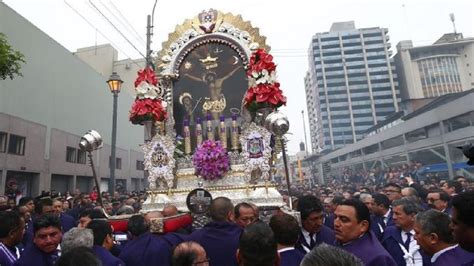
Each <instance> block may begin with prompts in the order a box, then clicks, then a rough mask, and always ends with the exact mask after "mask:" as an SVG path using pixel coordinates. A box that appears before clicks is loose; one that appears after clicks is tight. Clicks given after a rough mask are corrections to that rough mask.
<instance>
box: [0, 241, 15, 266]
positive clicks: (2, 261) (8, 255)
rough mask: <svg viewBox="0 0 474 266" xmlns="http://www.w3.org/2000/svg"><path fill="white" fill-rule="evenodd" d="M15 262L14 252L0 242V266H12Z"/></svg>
mask: <svg viewBox="0 0 474 266" xmlns="http://www.w3.org/2000/svg"><path fill="white" fill-rule="evenodd" d="M17 260H18V258H17V257H16V250H13V249H11V248H9V247H7V246H5V245H4V244H3V243H1V242H0V265H1V266H13V265H15V263H16V261H17Z"/></svg>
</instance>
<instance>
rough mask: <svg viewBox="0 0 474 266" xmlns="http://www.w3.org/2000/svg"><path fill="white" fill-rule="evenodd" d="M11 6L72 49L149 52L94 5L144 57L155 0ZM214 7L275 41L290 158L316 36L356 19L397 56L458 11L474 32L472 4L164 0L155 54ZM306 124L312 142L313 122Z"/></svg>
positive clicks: (18, 1) (15, 1)
mask: <svg viewBox="0 0 474 266" xmlns="http://www.w3.org/2000/svg"><path fill="white" fill-rule="evenodd" d="M0 1H1V0H0ZM3 1H4V2H5V3H7V4H8V5H9V6H10V7H12V8H13V9H14V10H16V11H17V12H18V13H19V14H21V15H22V16H24V17H26V18H27V19H28V20H29V21H30V22H32V23H33V24H34V25H36V26H37V27H38V28H39V29H41V30H42V31H44V32H46V33H47V34H48V35H49V36H51V37H52V38H53V39H54V40H56V41H57V42H59V43H60V44H62V45H63V46H64V47H65V48H67V49H68V50H70V51H71V52H73V51H75V50H76V49H77V48H80V47H86V46H93V45H95V44H103V43H109V42H112V44H113V45H114V46H115V47H116V48H117V49H118V50H119V51H120V54H119V58H129V57H130V58H139V57H141V55H140V53H139V52H137V51H136V50H135V49H134V47H132V45H130V44H129V43H127V41H126V40H125V39H124V38H123V37H122V36H121V35H120V34H119V33H117V31H116V30H115V29H114V28H113V27H112V26H110V24H109V23H108V22H107V21H106V20H105V19H104V18H103V17H102V16H101V15H100V14H99V12H98V11H97V10H96V9H95V8H94V6H95V7H97V9H99V10H100V11H101V12H102V13H103V14H104V15H105V16H106V17H107V18H108V19H109V20H111V21H112V22H113V23H114V24H115V26H116V27H117V28H118V29H119V30H120V31H121V32H122V33H123V34H124V35H125V36H126V37H127V38H128V39H129V41H130V42H132V43H133V46H135V48H137V49H138V50H140V51H141V53H142V54H144V53H145V52H144V51H145V41H144V40H145V32H146V29H145V27H146V15H148V14H151V12H152V8H153V4H154V2H155V1H154V0H114V1H110V0H102V1H99V0H90V1H89V0H87V1H85V0H67V1H66V0H64V1H63V0H3ZM209 8H214V9H218V10H221V11H223V12H231V13H233V14H235V15H236V14H240V15H242V17H243V19H244V20H249V21H251V23H252V25H253V26H254V27H258V28H260V34H261V35H264V36H266V37H267V44H268V45H270V46H271V47H272V50H271V53H272V54H273V55H274V56H275V62H276V63H277V64H278V67H277V73H278V77H279V80H280V83H281V87H282V89H283V91H284V92H285V94H286V96H287V97H288V106H287V107H286V108H282V111H283V112H284V113H286V114H287V115H288V116H289V118H290V124H291V125H290V132H292V133H293V135H292V136H291V137H290V144H289V151H290V153H294V152H296V151H298V150H299V142H301V141H304V135H303V122H302V117H301V110H305V115H306V113H307V112H306V104H305V102H306V101H305V93H304V82H303V78H304V75H305V72H306V70H307V69H308V59H307V50H308V47H309V44H310V41H311V37H312V36H313V35H314V34H315V33H318V32H325V31H328V30H329V28H330V26H331V24H332V23H333V22H336V21H348V20H354V21H355V24H356V27H357V28H364V27H384V28H388V30H389V35H390V42H391V44H392V50H393V51H394V54H395V52H396V51H395V50H396V48H395V46H396V44H397V43H398V42H399V41H400V40H408V39H411V40H413V42H414V44H415V45H427V44H431V43H433V42H434V41H435V40H436V39H438V38H439V37H440V36H441V35H442V34H443V33H447V32H452V31H453V25H452V23H451V21H450V20H449V14H450V13H454V14H455V18H456V28H457V31H458V32H462V33H463V34H464V36H465V37H473V35H474V34H473V27H474V1H472V0H446V1H440V0H374V1H360V0H346V1H340V0H330V1H329V0H328V1H315V0H306V1H303V0H292V1H268V0H266V1H261V0H252V1H249V0H199V1H198V0H187V1H185V0H172V1H169V0H158V3H157V6H156V11H155V16H154V21H155V28H154V36H153V43H152V49H153V50H155V51H159V50H161V43H162V42H164V41H166V40H167V36H168V34H169V33H171V32H173V31H174V28H175V26H176V25H178V24H181V23H182V22H183V21H184V20H185V19H187V18H192V17H194V16H196V15H197V14H198V13H199V12H201V11H202V10H203V9H209ZM78 13H79V14H78ZM84 18H85V19H84ZM123 18H126V20H124V19H123ZM86 20H87V21H86ZM132 28H133V29H132ZM305 120H306V132H307V135H308V142H309V141H310V138H309V126H308V122H307V121H308V120H307V117H305ZM308 145H310V143H308Z"/></svg>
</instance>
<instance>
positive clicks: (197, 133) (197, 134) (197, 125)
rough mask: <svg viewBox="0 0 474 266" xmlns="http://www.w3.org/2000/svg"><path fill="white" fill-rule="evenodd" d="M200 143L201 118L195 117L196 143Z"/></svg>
mask: <svg viewBox="0 0 474 266" xmlns="http://www.w3.org/2000/svg"><path fill="white" fill-rule="evenodd" d="M201 143H202V125H201V118H200V117H198V118H197V119H196V145H197V146H199V145H201Z"/></svg>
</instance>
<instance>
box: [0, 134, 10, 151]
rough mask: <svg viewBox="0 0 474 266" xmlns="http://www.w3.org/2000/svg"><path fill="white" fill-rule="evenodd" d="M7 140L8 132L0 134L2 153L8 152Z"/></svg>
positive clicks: (0, 149)
mask: <svg viewBox="0 0 474 266" xmlns="http://www.w3.org/2000/svg"><path fill="white" fill-rule="evenodd" d="M7 138H8V134H7V133H6V132H0V152H2V153H3V152H6V151H7Z"/></svg>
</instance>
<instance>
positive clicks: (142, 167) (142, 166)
mask: <svg viewBox="0 0 474 266" xmlns="http://www.w3.org/2000/svg"><path fill="white" fill-rule="evenodd" d="M137 170H140V171H143V170H145V165H144V164H143V161H139V160H137Z"/></svg>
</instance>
